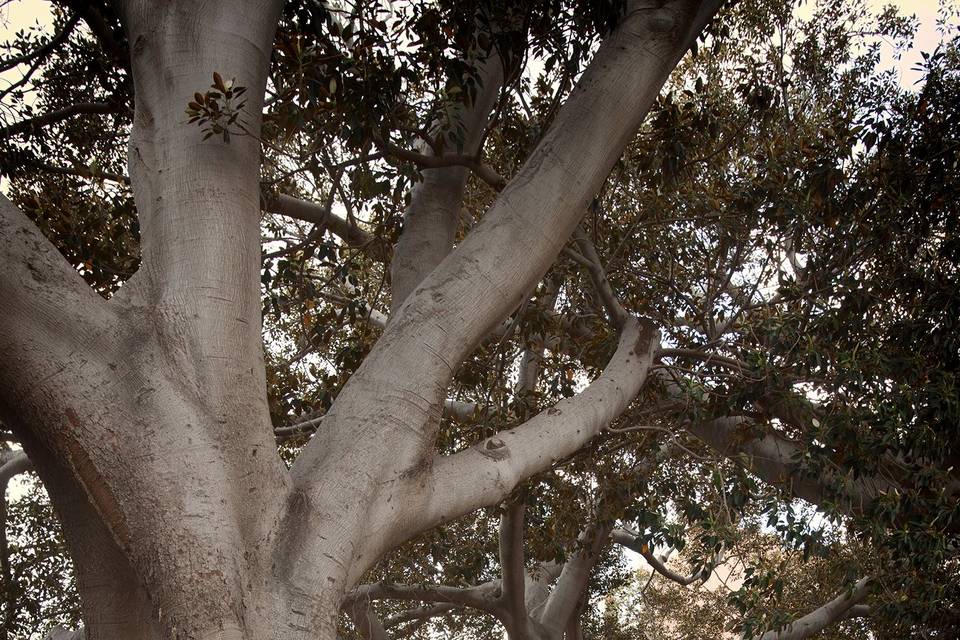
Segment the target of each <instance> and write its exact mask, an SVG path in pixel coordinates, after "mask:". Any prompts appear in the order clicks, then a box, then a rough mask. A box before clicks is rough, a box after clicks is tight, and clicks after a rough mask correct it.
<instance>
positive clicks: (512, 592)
mask: <svg viewBox="0 0 960 640" xmlns="http://www.w3.org/2000/svg"><path fill="white" fill-rule="evenodd" d="M525 511H526V505H525V504H524V502H523V501H522V500H517V501H515V502H514V503H512V504H511V505H509V506H508V507H507V510H506V511H505V512H504V513H503V515H501V516H500V571H501V574H502V576H503V577H502V580H501V584H502V593H501V596H500V598H501V600H502V602H503V604H504V606H505V607H506V608H507V610H508V611H509V612H510V615H511V617H513V618H514V619H515V620H519V619H521V618H525V617H526V615H527V610H526V607H525V606H524V602H525V595H524V589H525V580H526V573H527V572H526V569H525V568H524V566H523V516H524V512H525Z"/></svg>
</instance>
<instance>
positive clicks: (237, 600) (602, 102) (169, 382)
mask: <svg viewBox="0 0 960 640" xmlns="http://www.w3.org/2000/svg"><path fill="white" fill-rule="evenodd" d="M718 4H719V3H716V2H707V3H698V2H693V1H692V0H684V1H679V0H678V1H674V2H670V3H666V4H665V5H664V6H663V7H656V8H649V7H641V6H640V4H639V3H631V4H630V11H628V14H627V16H626V18H625V19H624V21H623V23H622V24H621V25H620V26H619V27H618V29H616V30H615V31H614V32H613V33H612V34H611V35H610V36H609V37H608V38H607V40H606V41H605V42H604V43H603V44H602V45H601V46H600V48H599V50H598V51H597V53H596V56H595V58H594V60H593V62H592V63H591V64H590V66H589V68H588V69H587V71H586V72H585V73H584V75H583V77H582V78H581V80H580V82H579V83H578V85H577V87H576V88H575V90H574V91H573V94H572V95H571V96H570V98H569V99H568V100H567V103H566V104H565V105H564V107H563V108H562V109H561V111H560V113H559V114H558V115H557V118H556V120H555V122H554V124H553V126H552V128H551V129H550V131H548V132H547V134H546V135H545V136H544V138H543V140H542V142H541V143H540V145H539V146H538V147H537V149H536V150H535V151H534V152H533V153H532V155H531V156H530V158H529V160H528V161H527V162H526V164H525V165H524V166H523V167H522V168H521V169H520V171H519V173H518V175H517V176H516V177H515V178H514V179H513V180H511V181H510V183H509V184H508V185H507V186H506V188H505V189H504V190H503V192H502V193H501V194H500V196H499V197H498V198H497V201H496V203H495V204H494V205H493V207H492V208H491V210H490V211H489V212H488V213H487V214H486V215H485V216H484V219H483V221H482V222H481V223H480V224H479V225H477V226H476V227H475V228H474V229H473V230H472V231H471V233H470V234H469V235H468V236H467V238H466V239H465V241H464V242H463V243H462V244H461V245H460V246H459V247H458V248H457V249H456V250H455V251H453V252H449V247H448V246H447V248H446V249H444V250H443V251H442V252H440V253H443V255H445V257H443V256H440V257H441V258H442V259H441V260H439V263H438V264H437V265H436V267H435V268H432V270H430V271H429V275H426V277H425V278H424V279H423V280H422V282H420V284H419V286H418V287H417V288H416V289H415V290H414V291H413V292H412V293H411V294H410V295H409V296H408V297H407V300H406V302H405V303H404V304H403V305H402V306H401V307H400V308H399V309H398V311H397V313H396V314H395V316H394V317H392V319H391V322H390V323H389V325H388V326H387V328H386V330H385V332H384V334H383V337H382V338H381V339H380V340H379V342H378V343H377V344H376V346H375V347H374V349H373V351H372V352H371V354H370V355H369V357H368V358H367V360H366V361H365V362H364V364H363V365H362V366H361V367H360V369H359V370H358V371H357V373H356V374H355V375H354V376H353V377H352V378H351V379H350V381H349V382H348V383H347V385H346V386H345V387H344V389H343V390H342V392H341V393H340V395H339V396H338V398H337V400H336V402H335V403H334V405H333V407H332V408H331V410H330V411H329V412H328V414H327V415H326V416H325V417H324V429H323V431H322V432H321V433H318V434H317V435H316V436H315V437H314V438H313V440H312V441H311V442H310V444H309V445H308V446H307V447H306V448H305V450H304V451H303V452H302V453H301V455H300V457H299V458H298V460H297V461H296V463H295V465H294V467H293V468H292V469H291V470H290V471H289V472H288V471H287V469H286V468H285V466H284V464H283V462H282V461H281V460H280V458H279V456H278V454H277V451H276V446H275V436H274V433H273V430H272V427H271V424H270V419H269V413H268V410H267V401H266V385H265V376H264V362H263V352H262V344H261V336H260V329H261V327H260V294H259V287H260V281H259V276H260V234H259V226H258V224H259V222H258V221H259V215H260V201H259V195H260V194H259V186H258V180H257V178H258V167H259V159H260V152H259V147H258V141H257V138H256V137H257V135H258V132H259V125H260V112H261V107H262V100H263V95H264V86H265V83H266V76H267V67H268V63H269V59H270V51H271V43H272V38H273V32H274V29H275V26H276V19H277V16H278V12H279V9H280V5H281V2H280V0H229V1H228V0H223V1H221V2H208V3H204V4H202V5H200V6H198V5H196V4H194V3H190V2H186V0H173V1H170V2H164V3H156V2H148V1H146V0H128V1H126V2H121V3H120V9H121V14H122V17H123V22H124V26H125V29H126V31H127V36H128V40H129V42H130V45H131V71H132V75H133V80H134V85H135V93H136V109H135V117H134V127H133V132H132V136H131V140H130V147H129V175H130V180H131V185H132V188H133V190H134V195H135V200H136V204H137V209H138V213H139V216H140V225H141V230H142V266H141V268H140V270H139V272H138V273H137V274H136V275H135V276H134V277H133V278H132V279H131V280H130V281H129V282H127V283H126V284H125V286H124V287H123V288H122V289H121V290H120V292H119V293H118V294H117V295H116V296H115V297H114V298H112V299H111V300H110V301H105V300H103V299H102V298H100V297H99V296H98V295H96V294H95V293H94V292H93V291H91V290H90V289H89V288H88V287H87V286H86V285H85V284H84V282H83V281H82V280H81V278H80V277H79V276H78V274H77V273H76V271H75V270H73V269H72V268H71V267H70V266H69V265H68V264H67V263H66V261H65V260H63V258H62V257H61V256H60V255H59V254H58V253H57V251H56V250H55V249H54V248H53V246H52V245H51V244H50V243H49V242H48V241H47V240H46V239H45V238H43V237H42V235H41V234H40V233H39V231H38V230H37V229H36V228H35V227H34V226H33V225H32V224H31V223H30V222H29V221H28V220H27V219H26V217H25V216H24V215H23V214H22V213H21V212H19V211H17V210H16V208H15V207H13V206H12V205H11V204H10V203H9V202H8V201H7V200H6V199H0V264H2V265H3V269H2V270H0V298H2V299H4V301H5V304H6V306H7V311H6V313H4V314H2V315H0V367H2V368H0V419H2V420H3V421H4V423H6V424H8V425H9V426H10V427H11V428H12V429H13V430H14V431H15V432H16V433H17V435H18V436H20V437H21V439H22V442H23V444H24V447H25V450H26V451H27V453H28V455H29V456H30V457H31V460H32V461H33V463H34V465H35V467H36V469H37V471H38V473H39V474H40V476H41V478H42V479H43V480H44V483H45V484H46V486H47V488H48V489H49V491H50V494H51V498H52V500H53V503H54V506H55V507H56V509H57V511H58V514H59V516H60V518H61V520H62V522H63V525H64V531H65V534H66V537H67V541H68V544H69V545H70V549H71V553H72V555H74V558H75V560H77V571H78V577H79V578H80V580H79V586H80V590H81V596H82V597H83V599H84V602H85V604H84V619H85V622H86V634H87V636H88V637H89V638H90V639H91V640H95V639H96V640H99V639H101V638H103V639H104V640H106V639H111V640H112V639H115V638H116V639H119V638H124V639H125V640H127V639H129V638H133V639H134V640H140V639H143V640H147V639H151V640H152V639H154V638H176V639H180V638H183V639H190V640H194V639H199V640H240V639H244V640H254V639H256V640H261V639H264V638H273V639H276V640H288V639H290V640H292V639H306V638H310V639H311V640H316V639H319V640H333V639H334V638H335V637H336V622H337V617H338V615H339V611H340V605H341V603H342V602H343V600H344V598H345V595H346V594H347V592H348V591H349V590H351V589H352V588H353V587H354V586H355V585H356V583H357V582H358V580H359V579H360V576H361V575H362V574H363V573H364V572H365V571H366V570H367V569H369V568H370V567H371V566H373V565H374V564H375V563H376V562H377V561H378V559H379V558H380V557H381V556H382V555H383V554H384V553H385V552H386V551H388V550H389V549H390V548H391V547H393V546H394V545H397V544H399V543H401V542H403V541H404V540H406V539H409V538H410V537H411V536H413V535H415V534H417V533H419V532H421V531H424V530H425V529H428V528H430V527H432V526H435V525H436V524H437V523H439V522H442V521H444V520H448V519H451V518H455V517H458V516H460V515H463V514H465V513H468V512H470V511H472V510H474V509H476V508H477V507H479V506H482V505H486V504H494V503H497V502H499V501H501V500H502V499H504V498H505V497H506V496H507V495H508V494H509V492H510V491H512V490H513V488H514V487H515V486H516V485H517V484H518V483H519V482H521V481H523V480H524V479H525V478H527V477H529V476H530V475H532V474H534V473H537V472H539V471H541V470H543V469H545V468H547V467H549V466H550V465H551V464H552V463H553V462H554V461H556V460H558V459H561V458H563V457H565V456H567V455H570V454H572V453H573V452H575V451H576V450H577V449H578V448H579V447H581V446H582V445H583V444H585V443H586V442H588V441H589V440H590V439H591V438H592V437H594V436H595V435H596V434H597V433H599V431H600V430H601V429H602V428H603V427H604V426H605V425H606V424H608V423H609V421H610V420H612V419H613V418H615V417H616V416H617V415H619V413H620V412H621V411H623V410H624V409H625V408H626V407H627V406H628V405H629V404H630V402H631V401H632V400H633V398H634V397H635V396H636V394H637V392H638V391H639V389H640V387H641V386H642V384H643V380H644V378H645V376H646V373H647V371H648V370H649V368H650V366H651V364H652V362H653V358H654V354H655V352H656V350H657V348H658V332H657V331H656V330H655V328H653V327H652V326H650V324H649V323H648V322H646V321H640V320H637V319H633V318H627V319H625V320H624V322H623V323H622V324H623V326H622V330H621V337H620V346H619V348H618V349H617V351H616V353H615V354H614V355H613V357H612V359H611V361H610V364H609V366H608V367H607V369H606V370H605V371H604V372H603V374H601V375H600V377H599V378H598V379H597V380H595V381H594V382H593V383H592V384H591V385H590V386H588V387H587V389H586V390H585V391H584V392H583V393H581V394H580V395H579V396H577V397H574V398H570V399H567V400H564V401H562V402H560V403H558V404H557V405H556V406H554V407H551V408H549V409H547V410H545V411H543V412H541V413H540V414H538V415H537V416H535V417H533V418H531V419H530V420H529V421H528V422H527V423H525V424H524V425H522V426H520V427H519V428H517V429H514V430H511V431H509V432H506V433H503V434H498V435H497V436H495V437H494V438H489V439H487V440H485V441H484V442H482V443H481V444H480V445H478V446H477V447H474V448H472V449H469V450H467V451H464V452H462V453H460V454H457V455H455V456H450V457H448V458H437V457H436V456H435V453H434V451H433V447H434V442H435V437H436V430H437V428H438V424H439V418H440V413H441V411H442V407H443V400H444V397H445V395H446V388H447V386H448V384H449V383H450V381H451V378H452V375H453V372H454V371H455V369H456V367H457V366H459V363H460V362H461V361H462V360H463V359H464V358H465V357H466V356H467V355H468V354H469V352H470V351H471V350H472V349H473V348H474V346H476V345H477V344H478V343H479V342H480V341H481V340H482V339H483V338H484V337H485V336H486V335H488V334H489V333H490V331H491V330H492V329H493V328H494V327H495V326H497V325H498V323H500V322H501V321H502V320H503V319H504V318H505V317H506V316H507V315H508V314H509V313H511V311H512V310H513V309H515V308H516V307H517V305H518V304H519V303H520V302H521V300H522V299H523V298H524V297H525V296H527V295H528V292H529V291H531V290H532V289H533V287H534V286H535V285H536V284H537V282H539V280H540V279H541V278H542V276H543V274H544V273H545V272H546V270H547V269H548V268H549V266H550V265H551V264H552V263H553V261H554V260H555V258H556V256H557V254H558V253H559V251H560V250H561V248H562V247H563V245H564V244H565V243H566V242H567V240H568V238H569V237H570V234H571V233H572V232H573V230H574V229H575V228H576V225H577V224H578V223H579V221H580V218H581V217H582V215H583V212H584V210H585V206H586V204H587V203H588V202H589V201H590V199H592V198H593V197H594V195H595V194H596V192H597V191H598V189H599V187H600V185H601V184H602V182H603V180H604V179H605V178H606V176H607V174H608V173H609V171H610V168H611V167H612V165H613V163H614V162H615V161H616V160H617V158H618V157H619V156H620V154H621V153H622V150H623V148H624V146H625V145H626V144H627V142H628V141H629V140H630V139H631V137H632V136H633V135H634V134H635V132H636V130H637V128H638V127H639V125H640V123H641V122H642V120H643V118H644V116H645V114H646V112H647V110H648V109H649V107H650V105H651V104H652V103H653V101H654V100H655V98H656V95H657V93H658V91H659V89H660V87H661V86H662V84H663V83H664V81H665V80H666V79H667V77H668V75H669V73H670V71H671V70H672V68H673V67H674V65H675V64H676V62H677V60H678V59H679V58H680V56H681V55H682V54H683V53H684V51H685V50H686V48H687V46H688V45H689V42H690V40H691V38H692V37H694V36H695V35H696V34H697V33H698V32H699V30H700V28H702V26H703V24H704V23H705V21H706V19H707V18H708V17H709V16H710V15H712V13H713V12H714V11H715V10H716V8H717V5H718ZM213 72H217V73H219V74H220V75H221V76H222V77H223V78H225V79H229V78H236V83H237V84H238V85H242V86H245V87H247V88H248V92H247V94H246V99H247V105H248V106H247V108H246V113H245V115H246V125H245V126H246V128H247V132H246V133H247V134H248V135H235V136H234V137H233V139H232V141H231V142H230V143H229V144H225V143H223V142H221V141H220V140H219V139H218V138H211V139H210V140H206V141H204V140H202V133H203V132H202V130H201V129H199V128H198V127H196V126H194V125H190V124H188V123H186V122H185V121H184V118H183V115H182V114H183V109H184V106H185V103H186V101H187V100H189V99H190V96H192V95H193V93H194V92H196V91H204V90H206V88H207V87H208V86H209V84H210V79H211V75H212V73H213ZM610 105H617V108H616V110H613V111H611V110H610V109H609V106H610ZM482 119H485V116H484V118H482ZM411 237H412V236H411ZM444 237H448V236H444ZM443 244H444V246H446V245H447V244H449V243H448V241H447V240H444V243H443ZM412 253H414V252H411V254H412ZM438 255H439V254H438ZM424 264H427V262H425V263H424ZM422 275H423V271H421V274H420V275H419V276H418V277H422ZM411 372H415V375H411ZM569 571H571V572H573V570H572V569H571V570H569ZM573 573H575V574H576V575H577V576H581V574H582V572H580V573H577V572H573ZM571 575H573V574H571ZM578 579H579V578H578ZM561 581H562V578H561ZM573 582H576V581H573V580H571V583H573ZM570 602H571V603H572V605H575V604H576V600H575V599H573V600H570ZM549 607H550V605H549V603H548V604H547V608H549ZM573 608H575V607H573Z"/></svg>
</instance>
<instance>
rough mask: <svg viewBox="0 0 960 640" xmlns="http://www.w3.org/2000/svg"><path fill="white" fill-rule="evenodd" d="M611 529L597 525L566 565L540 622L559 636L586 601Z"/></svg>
mask: <svg viewBox="0 0 960 640" xmlns="http://www.w3.org/2000/svg"><path fill="white" fill-rule="evenodd" d="M610 529H611V525H593V526H590V527H588V528H587V529H585V530H584V531H583V533H581V534H580V536H578V538H577V544H578V545H580V548H579V549H578V550H577V551H576V552H575V553H574V554H573V555H572V556H570V558H568V559H567V561H566V563H564V565H563V571H561V572H560V577H559V578H558V579H557V584H556V586H555V587H554V588H553V592H552V593H551V594H550V597H549V598H548V599H547V603H546V606H544V608H543V614H542V616H541V618H540V622H541V623H543V625H544V626H546V627H547V628H548V629H551V630H552V631H553V632H554V633H555V634H559V633H560V632H561V631H562V630H563V629H565V628H566V627H567V625H568V624H569V622H570V619H571V617H572V616H573V615H574V614H575V613H576V612H577V603H578V602H579V601H580V600H581V598H582V597H583V592H584V589H586V587H587V582H588V581H589V580H590V573H591V572H592V571H593V567H594V565H595V564H596V563H597V560H599V559H600V552H601V551H602V549H603V547H604V546H605V545H606V543H607V540H608V539H609V534H610Z"/></svg>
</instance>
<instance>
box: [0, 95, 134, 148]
mask: <svg viewBox="0 0 960 640" xmlns="http://www.w3.org/2000/svg"><path fill="white" fill-rule="evenodd" d="M116 110H117V106H116V105H115V104H111V103H109V102H83V103H80V104H74V105H71V106H69V107H66V108H64V109H60V110H58V111H51V112H49V113H44V114H42V115H39V116H35V117H33V118H28V119H27V120H22V121H20V122H17V123H14V124H11V125H8V126H6V127H3V128H2V129H0V140H2V139H4V138H9V137H10V136H14V135H18V134H21V133H32V132H36V131H37V130H39V129H42V128H43V127H45V126H47V125H50V124H54V123H57V122H60V121H61V120H66V119H68V118H72V117H73V116H76V115H82V114H99V113H113V112H115V111H116Z"/></svg>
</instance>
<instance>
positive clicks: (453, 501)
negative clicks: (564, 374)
mask: <svg viewBox="0 0 960 640" xmlns="http://www.w3.org/2000/svg"><path fill="white" fill-rule="evenodd" d="M658 347H659V332H658V331H657V330H656V329H654V328H653V327H652V326H651V325H650V324H648V323H646V322H645V323H643V324H641V322H639V321H637V320H636V319H633V318H630V319H629V320H628V321H627V322H626V323H625V324H624V327H623V333H622V334H621V337H620V346H619V348H618V349H617V351H616V353H615V354H614V355H613V357H612V358H611V359H610V362H609V363H608V364H607V368H606V369H604V371H603V373H601V374H600V377H598V378H597V379H596V380H594V381H593V382H592V383H591V384H590V385H589V386H588V387H587V388H586V389H584V390H583V391H582V392H581V393H580V394H578V395H577V396H575V397H573V398H568V399H565V400H561V401H560V402H558V403H557V404H556V405H554V406H553V407H550V408H549V409H547V410H545V411H542V412H541V413H539V414H537V415H536V416H534V417H533V418H531V419H530V420H528V421H527V422H525V423H524V424H522V425H520V426H519V427H517V428H515V429H510V430H508V431H504V432H501V433H498V434H497V435H495V436H493V437H491V438H487V439H486V440H484V441H483V442H481V443H480V444H478V445H476V446H474V447H471V448H470V449H467V450H466V451H463V452H461V453H457V454H454V455H451V456H446V457H442V458H440V459H439V460H438V461H437V462H436V465H435V471H434V479H433V487H432V493H433V499H432V500H431V502H430V504H429V506H428V516H427V519H426V521H427V523H429V525H426V526H432V525H433V524H435V523H437V522H440V521H445V520H449V519H452V518H455V517H457V516H459V515H462V514H464V513H469V512H470V511H473V510H474V509H477V508H479V507H481V506H485V505H493V504H496V503H498V502H500V501H501V500H503V499H504V498H505V497H506V496H507V495H508V494H509V493H510V492H511V491H512V490H513V488H514V487H516V486H517V485H518V484H519V483H520V482H521V481H523V480H524V479H526V478H528V477H530V476H531V475H533V474H535V473H538V472H540V471H543V470H544V469H547V468H549V467H550V465H552V464H553V463H555V462H556V461H558V460H562V459H563V458H566V457H567V456H569V455H571V454H573V453H574V452H575V451H577V450H578V449H579V448H580V447H582V446H583V445H584V444H586V443H587V442H589V441H590V440H591V439H592V438H593V437H594V436H595V435H596V434H598V433H599V432H600V431H601V430H602V429H603V428H604V427H605V426H606V425H607V424H609V423H610V422H611V421H612V420H613V419H614V418H616V417H617V416H618V415H620V413H621V412H622V411H623V410H624V409H625V408H626V407H627V406H628V405H629V404H630V402H631V401H632V400H633V398H634V397H635V396H636V394H637V393H638V392H639V391H640V388H641V387H642V386H643V382H644V380H645V378H646V374H647V371H648V370H649V368H650V365H651V363H652V362H653V357H654V353H655V352H656V350H657V348H658Z"/></svg>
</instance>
